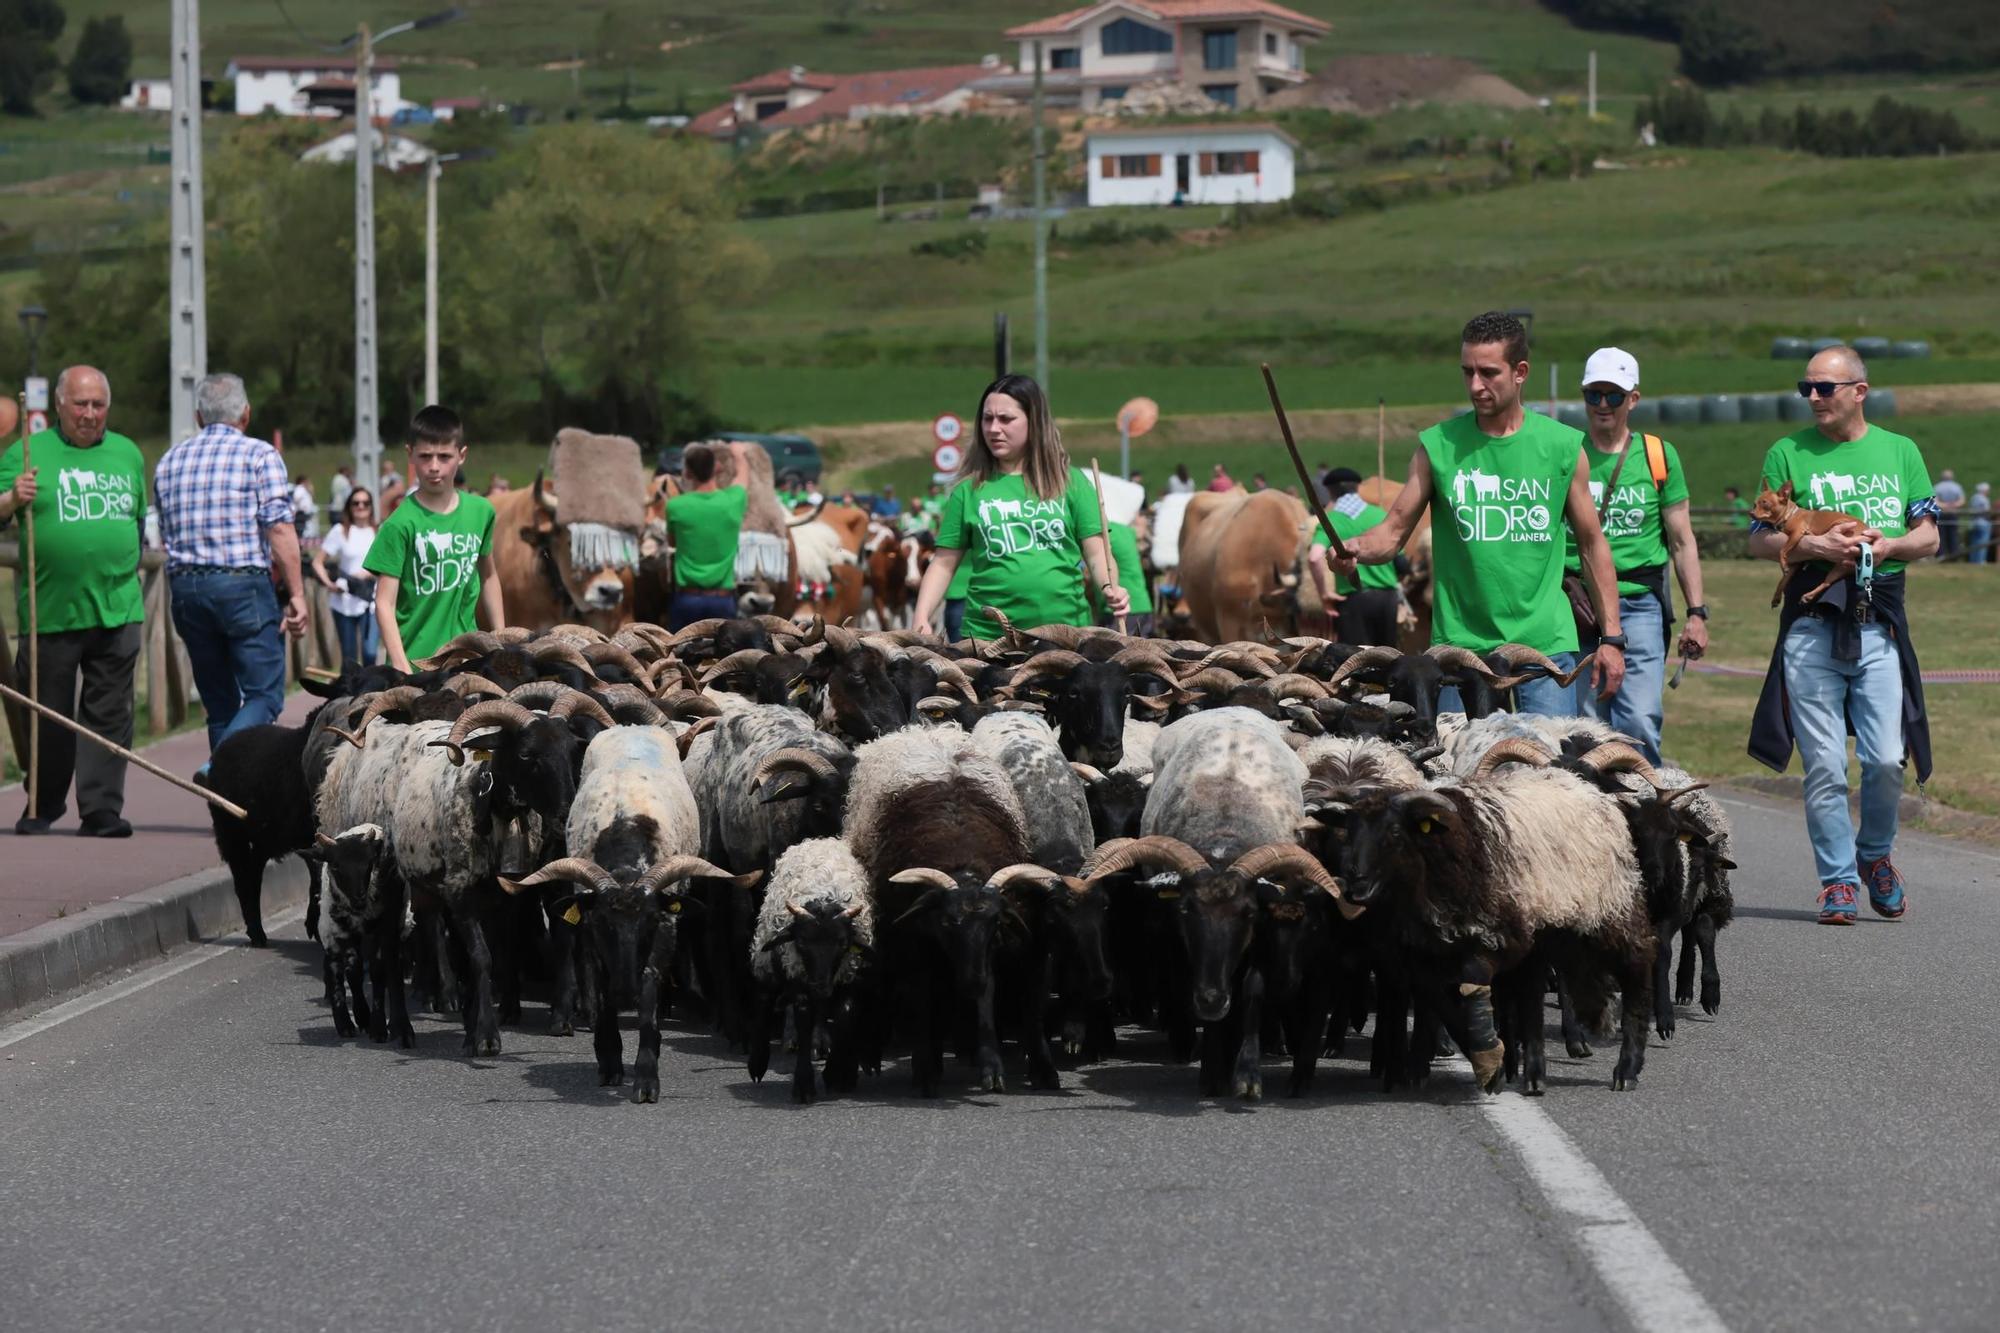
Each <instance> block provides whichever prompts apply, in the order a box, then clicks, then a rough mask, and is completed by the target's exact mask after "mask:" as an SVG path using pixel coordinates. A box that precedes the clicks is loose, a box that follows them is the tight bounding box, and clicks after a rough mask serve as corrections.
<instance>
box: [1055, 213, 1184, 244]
mask: <svg viewBox="0 0 2000 1333" xmlns="http://www.w3.org/2000/svg"><path fill="white" fill-rule="evenodd" d="M1055 235H1056V229H1055V228H1054V227H1050V228H1049V239H1050V241H1052V242H1053V241H1054V240H1055ZM1063 239H1065V240H1066V241H1068V242H1069V243H1070V244H1071V245H1095V246H1113V245H1164V244H1165V243H1167V242H1168V241H1171V240H1173V239H1174V229H1173V228H1172V227H1169V226H1168V225H1167V224H1166V223H1164V222H1121V221H1119V220H1118V219H1117V218H1097V219H1096V220H1094V221H1092V222H1091V223H1089V224H1088V225H1087V226H1085V227H1083V228H1082V229H1080V230H1078V231H1076V232H1073V233H1071V234H1069V235H1068V236H1066V237H1064V238H1063Z"/></svg>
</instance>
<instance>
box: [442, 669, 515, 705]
mask: <svg viewBox="0 0 2000 1333" xmlns="http://www.w3.org/2000/svg"><path fill="white" fill-rule="evenodd" d="M444 688H445V689H447V690H450V691H451V692H452V693H453V694H455V695H457V696H458V697H459V698H461V699H463V698H464V697H465V696H466V695H468V694H490V695H492V696H493V697H494V698H496V699H504V698H506V697H507V691H505V690H503V689H501V688H500V687H499V686H498V685H495V684H494V683H493V682H492V681H490V680H488V679H486V677H484V676H482V675H479V674H478V673H477V672H472V671H468V672H466V673H465V674H463V675H460V676H453V677H452V678H451V679H450V680H448V681H446V682H445V683H444Z"/></svg>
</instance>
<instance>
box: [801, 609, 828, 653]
mask: <svg viewBox="0 0 2000 1333" xmlns="http://www.w3.org/2000/svg"><path fill="white" fill-rule="evenodd" d="M804 628H805V633H803V634H801V635H799V647H801V648H807V647H810V646H812V645H813V644H815V643H820V642H823V641H824V640H825V639H826V617H825V616H822V615H818V614H815V615H814V616H813V618H812V623H811V624H809V625H806V626H805V627H804Z"/></svg>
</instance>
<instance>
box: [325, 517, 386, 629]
mask: <svg viewBox="0 0 2000 1333" xmlns="http://www.w3.org/2000/svg"><path fill="white" fill-rule="evenodd" d="M374 544H375V529H373V528H350V527H348V526H347V525H346V524H345V523H336V524H334V525H333V531H331V532H329V533H327V534H326V540H325V541H323V542H321V543H320V544H319V549H320V554H321V555H322V556H323V557H324V558H325V561H326V563H327V564H329V565H333V566H334V567H335V572H334V575H333V582H334V587H335V588H336V589H339V588H341V587H343V586H344V585H345V584H346V581H347V580H348V579H351V578H360V577H362V576H364V575H366V574H367V572H368V571H367V570H366V569H365V568H364V567H363V562H364V561H366V560H367V559H368V548H369V547H371V546H373V545H374ZM327 604H328V605H330V606H331V607H332V608H333V609H334V611H335V612H337V613H338V614H340V615H343V616H361V615H366V614H368V612H369V610H370V609H371V607H372V606H373V603H371V602H368V601H366V600H364V599H362V598H360V597H356V596H354V595H353V594H352V593H347V592H341V591H335V592H333V593H330V594H328V597H327Z"/></svg>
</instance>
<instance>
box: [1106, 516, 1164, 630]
mask: <svg viewBox="0 0 2000 1333" xmlns="http://www.w3.org/2000/svg"><path fill="white" fill-rule="evenodd" d="M1104 540H1105V541H1106V542H1107V543H1109V544H1110V547H1111V561H1112V563H1113V564H1115V565H1117V566H1118V586H1119V587H1121V588H1123V589H1124V590H1125V591H1126V592H1128V593H1131V594H1132V612H1131V613H1132V614H1133V615H1135V616H1149V615H1151V614H1153V590H1152V589H1151V588H1150V587H1148V586H1147V585H1146V566H1145V565H1144V563H1143V562H1141V561H1140V559H1139V534H1138V533H1136V532H1134V531H1132V528H1131V525H1130V524H1126V523H1106V524H1105V525H1104ZM1096 600H1097V594H1096V593H1095V592H1093V593H1092V594H1091V601H1093V602H1095V601H1096Z"/></svg>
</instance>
